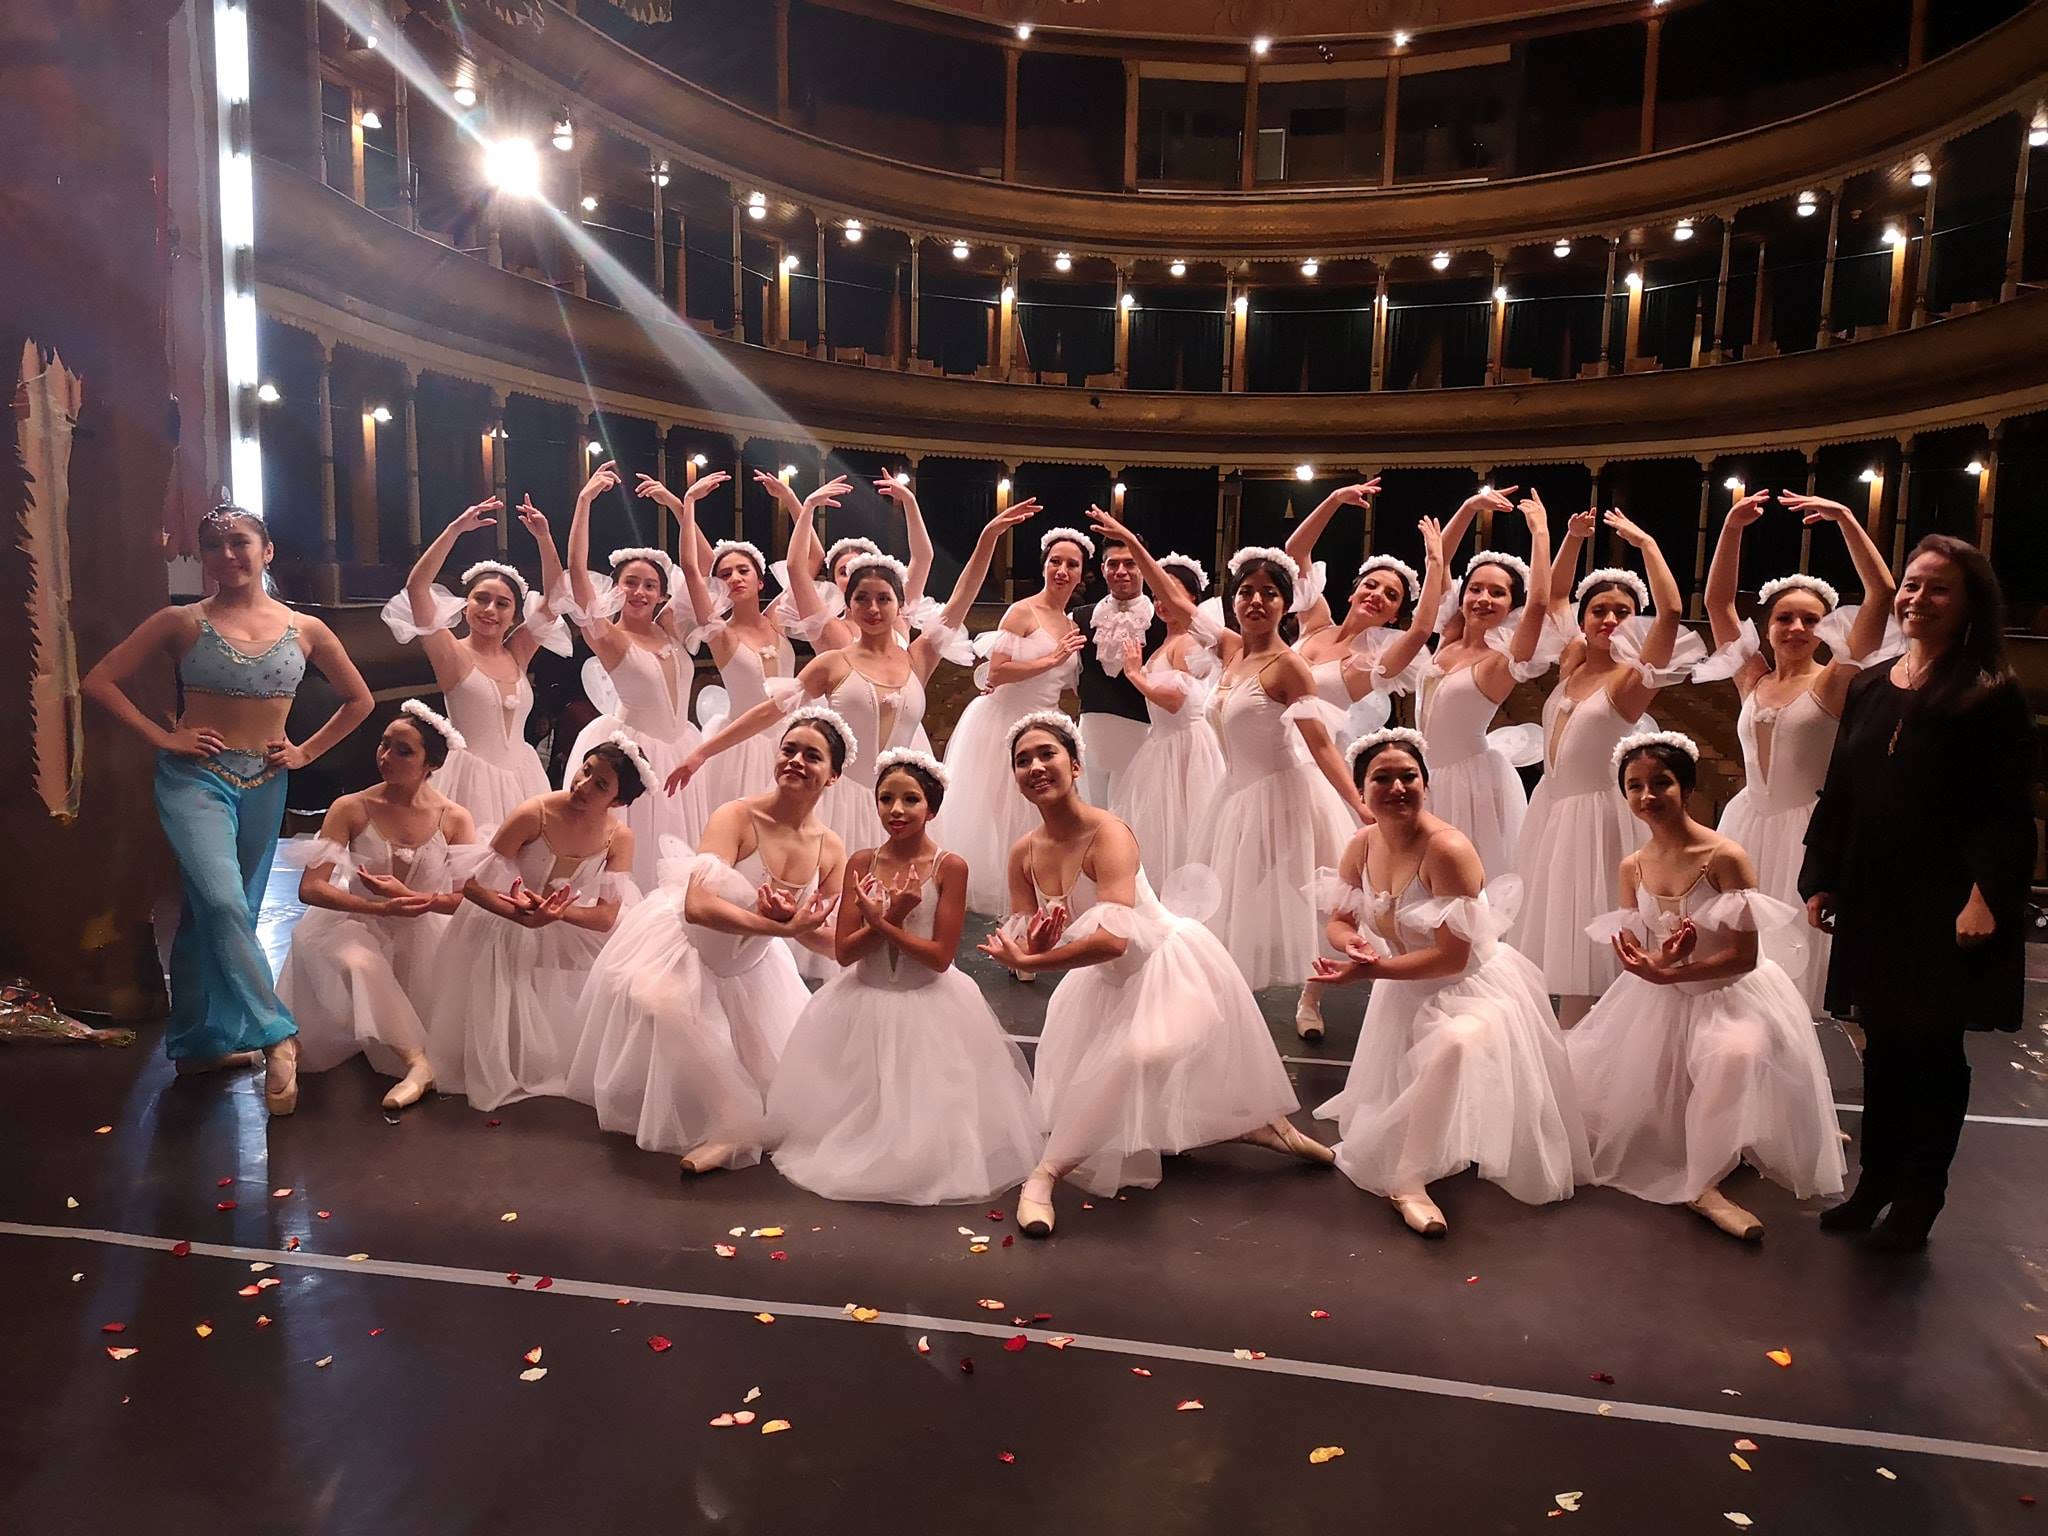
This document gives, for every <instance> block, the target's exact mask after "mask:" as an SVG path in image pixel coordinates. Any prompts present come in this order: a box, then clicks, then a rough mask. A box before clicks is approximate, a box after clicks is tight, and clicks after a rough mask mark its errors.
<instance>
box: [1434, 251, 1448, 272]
mask: <svg viewBox="0 0 2048 1536" xmlns="http://www.w3.org/2000/svg"><path fill="white" fill-rule="evenodd" d="M1429 264H1430V265H1431V266H1432V267H1435V268H1436V269H1437V271H1439V272H1441V271H1443V269H1444V268H1445V267H1448V266H1449V265H1450V264H1451V253H1450V252H1449V251H1438V252H1437V253H1436V254H1435V255H1434V256H1432V257H1430V258H1429Z"/></svg>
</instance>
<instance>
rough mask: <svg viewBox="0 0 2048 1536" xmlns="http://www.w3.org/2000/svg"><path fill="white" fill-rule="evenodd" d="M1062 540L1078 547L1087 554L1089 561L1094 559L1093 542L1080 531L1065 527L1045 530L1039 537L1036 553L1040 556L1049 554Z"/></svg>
mask: <svg viewBox="0 0 2048 1536" xmlns="http://www.w3.org/2000/svg"><path fill="white" fill-rule="evenodd" d="M1062 539H1067V540H1071V541H1072V542H1073V543H1076V544H1078V545H1080V546H1081V548H1082V549H1083V550H1084V551H1085V552H1086V553H1087V555H1088V557H1089V558H1090V559H1093V558H1094V556H1095V541H1094V540H1093V539H1091V538H1089V537H1088V535H1087V534H1085V533H1083V532H1082V531H1081V530H1080V529H1078V528H1068V527H1065V526H1061V527H1058V528H1048V529H1046V531H1045V532H1044V534H1042V535H1041V536H1040V537H1039V540H1038V552H1039V553H1040V554H1041V555H1044V554H1050V553H1051V552H1052V547H1053V545H1055V544H1057V543H1059V542H1060V541H1061V540H1062Z"/></svg>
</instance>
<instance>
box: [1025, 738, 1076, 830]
mask: <svg viewBox="0 0 2048 1536" xmlns="http://www.w3.org/2000/svg"><path fill="white" fill-rule="evenodd" d="M1010 772H1011V773H1012V774H1013V775H1014V776H1015V778H1016V780H1017V789H1018V791H1019V793H1021V794H1022V795H1023V796H1024V798H1025V799H1026V800H1029V801H1030V802H1031V803H1032V805H1034V806H1035V807H1037V808H1038V810H1039V811H1040V812H1043V811H1045V810H1046V809H1047V808H1049V807H1052V806H1056V805H1059V804H1060V803H1061V802H1062V801H1065V800H1070V799H1072V798H1073V797H1074V795H1075V793H1076V790H1075V785H1076V784H1077V783H1078V782H1079V781H1080V777H1081V756H1080V749H1079V747H1078V746H1077V745H1076V744H1075V743H1074V742H1071V741H1069V740H1067V738H1065V737H1064V736H1062V735H1060V733H1059V732H1057V731H1055V730H1052V729H1050V728H1049V727H1047V726H1042V725H1035V726H1033V727H1032V728H1031V729H1030V730H1028V731H1026V732H1024V733H1023V734H1022V735H1021V736H1019V737H1018V738H1017V740H1016V742H1015V744H1014V745H1013V746H1012V747H1011V748H1010Z"/></svg>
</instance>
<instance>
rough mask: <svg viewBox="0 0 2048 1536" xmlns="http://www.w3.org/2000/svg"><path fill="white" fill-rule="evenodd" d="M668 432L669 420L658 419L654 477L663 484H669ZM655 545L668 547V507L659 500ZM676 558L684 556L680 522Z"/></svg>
mask: <svg viewBox="0 0 2048 1536" xmlns="http://www.w3.org/2000/svg"><path fill="white" fill-rule="evenodd" d="M668 432H669V426H668V423H667V422H665V421H657V422H656V423H655V424H654V478H655V479H656V480H659V481H660V482H661V483H662V484H663V485H667V484H668ZM654 547H655V548H656V549H666V548H668V509H667V508H666V507H664V506H662V504H661V503H660V502H658V501H657V502H656V503H655V504H654ZM676 558H677V559H678V560H681V559H683V558H684V550H683V529H682V524H681V523H680V522H678V523H677V525H676Z"/></svg>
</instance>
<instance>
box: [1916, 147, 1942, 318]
mask: <svg viewBox="0 0 2048 1536" xmlns="http://www.w3.org/2000/svg"><path fill="white" fill-rule="evenodd" d="M1940 185H1941V183H1940V180H1939V179H1938V178H1937V179H1936V180H1934V181H1930V182H1928V183H1927V201H1926V203H1925V204H1924V205H1923V206H1922V208H1921V212H1920V249H1919V251H1918V252H1917V253H1916V256H1915V260H1914V262H1913V326H1914V328H1915V329H1916V330H1917V329H1918V328H1919V327H1921V326H1923V325H1925V324H1926V323H1927V280H1928V278H1929V277H1930V276H1931V275H1932V274H1933V272H1934V194H1935V191H1936V190H1937V189H1938V188H1939V186H1940Z"/></svg>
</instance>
